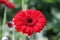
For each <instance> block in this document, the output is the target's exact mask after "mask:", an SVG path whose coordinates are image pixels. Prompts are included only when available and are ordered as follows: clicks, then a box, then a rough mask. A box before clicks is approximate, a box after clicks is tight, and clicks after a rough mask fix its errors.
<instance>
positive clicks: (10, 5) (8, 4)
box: [0, 0, 15, 9]
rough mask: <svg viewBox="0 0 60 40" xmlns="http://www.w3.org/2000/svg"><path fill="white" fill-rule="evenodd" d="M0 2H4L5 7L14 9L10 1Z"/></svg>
mask: <svg viewBox="0 0 60 40" xmlns="http://www.w3.org/2000/svg"><path fill="white" fill-rule="evenodd" d="M0 3H3V4H5V5H6V6H7V7H9V8H12V9H15V5H14V4H13V3H11V2H9V0H0Z"/></svg>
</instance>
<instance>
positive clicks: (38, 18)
mask: <svg viewBox="0 0 60 40" xmlns="http://www.w3.org/2000/svg"><path fill="white" fill-rule="evenodd" d="M13 22H14V25H15V29H16V31H17V32H23V33H24V34H28V35H29V36H30V35H32V34H33V33H36V32H40V31H41V30H42V29H43V28H44V26H45V25H46V19H45V16H44V15H43V14H42V12H40V11H38V10H26V11H20V12H18V13H17V14H16V15H15V17H14V20H13Z"/></svg>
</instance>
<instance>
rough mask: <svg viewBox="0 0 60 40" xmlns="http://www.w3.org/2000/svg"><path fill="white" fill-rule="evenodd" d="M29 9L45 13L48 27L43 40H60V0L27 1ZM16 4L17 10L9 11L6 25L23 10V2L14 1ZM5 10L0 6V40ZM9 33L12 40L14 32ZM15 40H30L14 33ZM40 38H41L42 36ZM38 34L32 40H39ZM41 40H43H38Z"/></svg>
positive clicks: (45, 29)
mask: <svg viewBox="0 0 60 40" xmlns="http://www.w3.org/2000/svg"><path fill="white" fill-rule="evenodd" d="M25 2H26V4H27V6H28V9H37V10H40V11H42V12H43V14H44V15H45V16H46V19H47V25H46V27H45V28H44V30H43V34H42V35H43V38H42V39H44V40H60V0H25ZM14 4H15V5H16V7H17V8H16V9H8V12H7V19H6V25H7V22H8V21H11V20H12V19H13V17H14V15H15V14H16V13H17V12H18V11H20V10H22V1H21V0H14ZM4 8H5V6H4V5H3V4H0V40H1V38H2V24H3V16H4ZM8 30H9V31H8V32H9V34H10V35H9V38H10V40H12V39H11V36H12V35H13V34H12V31H11V29H8ZM14 33H15V34H14V36H15V40H21V37H22V38H23V39H22V40H28V38H27V37H26V36H24V35H23V34H21V33H17V32H16V31H14ZM38 37H41V36H40V35H39V36H38ZM38 37H37V34H34V35H33V36H32V37H31V40H37V39H38ZM38 40H41V39H38Z"/></svg>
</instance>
